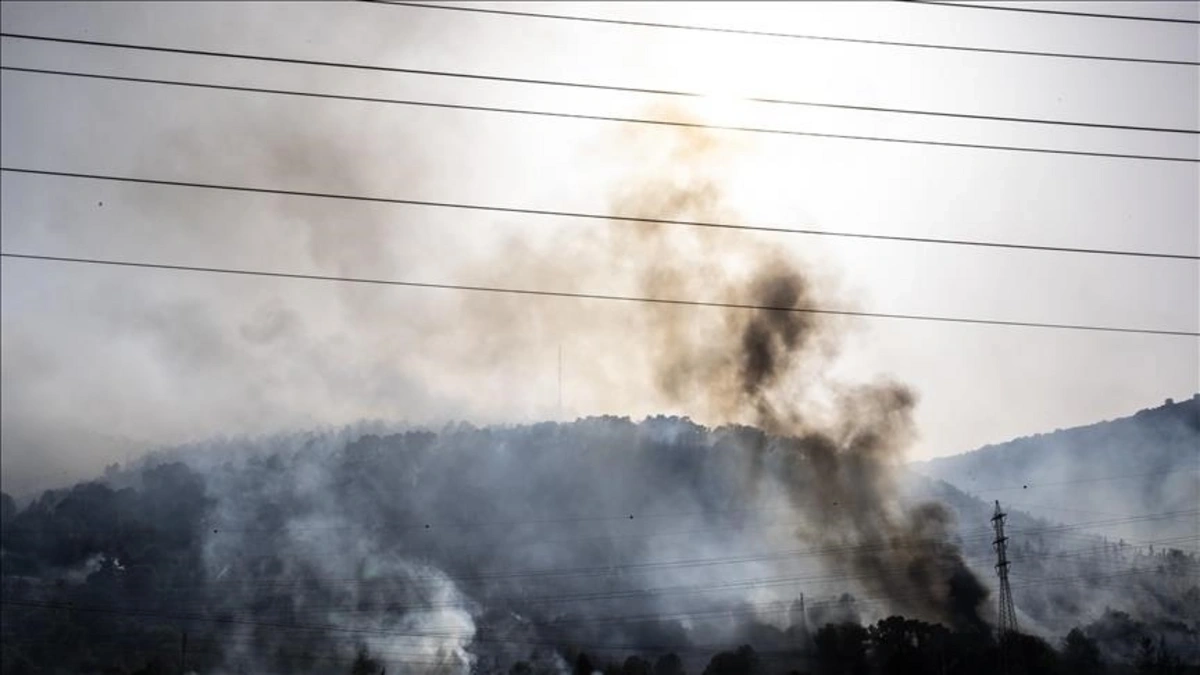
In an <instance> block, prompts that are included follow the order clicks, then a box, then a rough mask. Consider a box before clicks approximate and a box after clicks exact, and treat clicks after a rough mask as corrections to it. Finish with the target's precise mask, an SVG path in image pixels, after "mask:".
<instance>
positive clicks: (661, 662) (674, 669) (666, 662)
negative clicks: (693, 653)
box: [654, 652, 684, 675]
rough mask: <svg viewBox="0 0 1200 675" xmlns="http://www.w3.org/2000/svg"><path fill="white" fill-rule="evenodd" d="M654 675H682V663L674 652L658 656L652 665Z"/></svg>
mask: <svg viewBox="0 0 1200 675" xmlns="http://www.w3.org/2000/svg"><path fill="white" fill-rule="evenodd" d="M654 675H684V673H683V661H682V660H681V659H680V658H679V656H677V655H676V654H675V653H674V652H672V653H670V654H665V655H663V656H660V657H659V658H658V661H656V662H655V663H654Z"/></svg>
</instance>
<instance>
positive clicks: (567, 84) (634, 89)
mask: <svg viewBox="0 0 1200 675" xmlns="http://www.w3.org/2000/svg"><path fill="white" fill-rule="evenodd" d="M0 36H4V37H19V38H22V40H54V41H58V40H59V38H49V37H35V36H28V35H20V36H18V35H8V34H0ZM86 44H89V46H95V47H110V48H114V49H119V48H128V49H134V48H139V49H140V48H145V49H166V48H157V47H155V48H151V47H146V46H131V44H126V43H116V42H104V43H100V42H94V41H88V42H86ZM203 55H206V56H210V55H215V54H212V53H204V54H203ZM227 55H228V58H232V59H257V56H247V55H241V54H233V53H228V54H227ZM320 64H323V65H328V66H330V67H356V66H354V65H349V64H336V62H325V61H322V62H320ZM302 65H311V64H308V62H306V64H302ZM0 70H7V71H19V72H36V73H46V74H64V76H74V77H94V78H98V79H116V80H127V82H146V83H155V84H179V85H197V86H209V88H216V89H230V90H234V91H264V92H272V94H274V92H278V94H295V95H311V96H319V97H330V98H349V100H354V101H371V102H398V103H403V102H407V101H396V100H391V98H378V97H370V96H336V95H319V94H312V92H307V91H292V90H278V89H264V90H259V89H256V88H248V86H224V85H211V84H209V85H204V84H196V83H188V82H179V80H168V79H150V78H136V77H116V76H102V74H92V73H79V72H65V71H54V70H42V68H25V67H16V66H4V67H2V68H0ZM404 72H408V71H404ZM419 74H427V76H431V77H472V78H475V77H479V78H492V76H482V74H476V73H463V72H460V71H421V72H420V73H419ZM503 80H504V82H514V80H515V82H516V83H518V84H536V85H545V86H563V88H571V89H592V90H601V91H619V92H625V94H647V95H654V96H678V97H686V98H707V97H708V95H707V94H702V92H698V91H684V90H678V89H660V88H647V86H626V85H618V84H601V83H590V82H571V80H559V79H529V78H504V79H503ZM739 100H742V101H746V102H750V103H768V104H774V106H796V107H806V108H828V109H839V110H858V112H866V113H888V114H900V115H922V117H938V118H954V119H968V120H983V121H1002V123H1018V124H1038V125H1052V126H1070V127H1085V129H1106V130H1114V131H1146V132H1157V133H1189V135H1200V130H1196V129H1181V127H1170V126H1145V125H1130V124H1105V123H1090V121H1078V120H1060V119H1050V118H1022V117H1010V115H985V114H976V113H955V112H949V110H924V109H913V108H889V107H884V106H860V104H853V103H832V102H827V101H802V100H796V98H773V97H766V96H744V97H740V98H739ZM467 108H468V109H474V108H473V107H470V106H468V107H467ZM485 109H486V108H485ZM504 110H506V109H504ZM602 119H604V118H602ZM620 121H629V120H620ZM733 129H738V130H742V127H733ZM746 131H750V130H746ZM755 131H763V132H769V131H772V130H755ZM778 132H779V131H776V133H778Z"/></svg>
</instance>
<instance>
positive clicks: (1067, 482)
mask: <svg viewBox="0 0 1200 675" xmlns="http://www.w3.org/2000/svg"><path fill="white" fill-rule="evenodd" d="M1196 471H1200V469H1166V470H1164V471H1151V472H1149V473H1126V474H1119V475H1116V476H1098V477H1094V478H1076V479H1073V480H1061V481H1054V482H1051V483H1025V484H1022V485H1007V486H1004V487H995V488H975V487H972V488H970V490H971V492H1007V491H1010V490H1025V489H1028V488H1029V487H1046V486H1051V485H1075V484H1078V483H1098V482H1103V481H1110V480H1127V479H1130V478H1146V477H1150V476H1166V475H1170V474H1176V473H1195V472H1196Z"/></svg>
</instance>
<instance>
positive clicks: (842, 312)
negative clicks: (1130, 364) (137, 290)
mask: <svg viewBox="0 0 1200 675" xmlns="http://www.w3.org/2000/svg"><path fill="white" fill-rule="evenodd" d="M0 257H4V258H20V259H25V260H39V261H44V262H65V263H77V264H87V265H108V266H113V267H133V268H140V269H158V270H170V271H176V272H202V273H209V274H229V275H237V276H253V277H270V278H277V279H302V280H307V281H333V282H341V283H355V284H370V285H378V286H401V287H407V288H425V289H439V290H453V291H468V292H472V293H494V294H502V295H522V296H535V297H550V298H571V299H576V300H603V301H608V302H629V303H642V304H655V305H672V306H677V307H713V308H718V309H742V310H753V311H766V312H788V313H796V314H828V315H835V316H853V317H864V318H865V317H869V318H876V319H899V320H906V321H934V322H940V323H962V324H974V325H986V326H1010V327H1020V328H1053V329H1059V330H1078V331H1095V332H1106V333H1132V334H1142V335H1170V336H1181V337H1200V332H1196V331H1181V330H1161V329H1154V328H1126V327H1121V326H1100V325H1093V324H1068V323H1043V322H1038V321H1006V320H1002V319H979V318H972V317H956V316H937V315H932V314H898V313H885V312H866V311H856V310H846V309H831V308H819V307H786V306H780V305H758V304H752V303H739V302H712V301H704V300H685V299H679V298H651V297H641V296H632V295H609V294H604V293H574V292H570V291H551V290H541V289H531V288H509V287H501V286H473V285H465V284H447V283H434V282H424V281H407V280H402V279H378V278H370V277H349V276H334V275H325V274H303V273H298V272H269V271H265V270H252V269H244V268H234V267H210V266H198V265H171V264H166V263H154V262H138V261H132V260H111V259H103V258H80V257H68V256H54V255H41V254H33V253H11V252H4V253H0Z"/></svg>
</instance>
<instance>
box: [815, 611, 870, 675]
mask: <svg viewBox="0 0 1200 675" xmlns="http://www.w3.org/2000/svg"><path fill="white" fill-rule="evenodd" d="M813 643H814V644H815V645H816V647H817V666H818V668H819V670H820V672H822V673H831V674H832V673H836V674H837V675H843V674H845V675H862V674H864V673H866V672H867V629H866V628H863V627H862V626H860V625H858V624H856V623H850V622H845V623H828V624H825V625H824V626H822V627H821V629H820V630H818V631H817V634H816V635H815V636H813Z"/></svg>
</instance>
